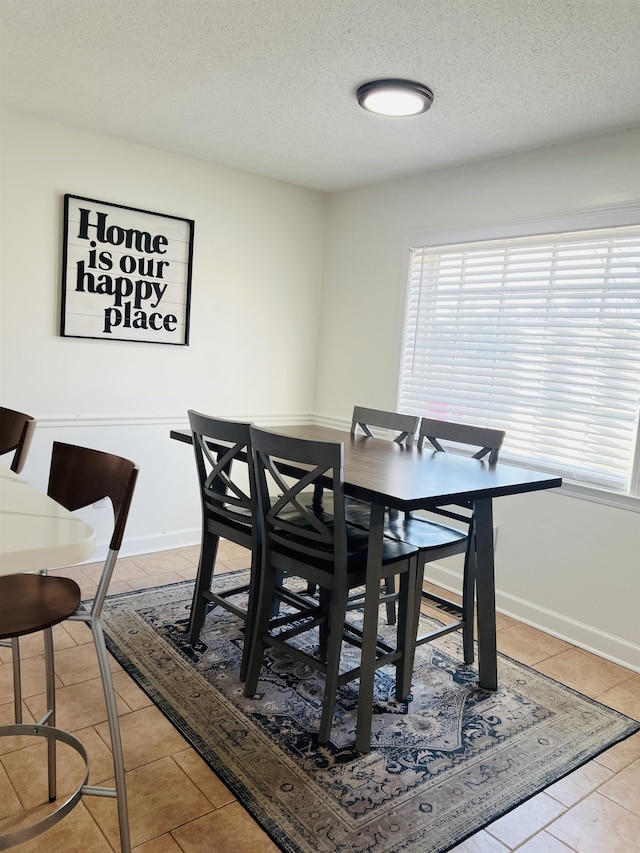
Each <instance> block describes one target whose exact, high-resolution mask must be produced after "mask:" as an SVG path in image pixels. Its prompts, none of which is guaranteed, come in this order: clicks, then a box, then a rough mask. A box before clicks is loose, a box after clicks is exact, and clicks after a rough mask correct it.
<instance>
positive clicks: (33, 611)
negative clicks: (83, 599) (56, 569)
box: [0, 574, 80, 640]
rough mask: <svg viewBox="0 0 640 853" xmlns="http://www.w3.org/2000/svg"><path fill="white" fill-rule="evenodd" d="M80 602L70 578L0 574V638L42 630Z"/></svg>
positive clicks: (64, 617) (64, 616) (19, 635)
mask: <svg viewBox="0 0 640 853" xmlns="http://www.w3.org/2000/svg"><path fill="white" fill-rule="evenodd" d="M79 604H80V587H79V586H78V584H77V583H76V582H75V581H74V580H71V579H70V578H60V577H54V576H50V575H28V574H15V575H4V576H3V577H0V640H5V639H8V638H9V637H23V636H24V635H25V634H33V633H34V632H36V631H44V630H45V628H51V627H52V626H53V625H57V624H58V622H63V621H64V620H65V619H68V617H69V616H71V614H72V613H75V611H76V610H77V608H78V605H79Z"/></svg>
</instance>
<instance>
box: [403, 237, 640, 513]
mask: <svg viewBox="0 0 640 853" xmlns="http://www.w3.org/2000/svg"><path fill="white" fill-rule="evenodd" d="M399 408H400V410H401V411H403V412H408V413H411V414H416V415H420V416H428V417H434V418H441V419H445V420H452V421H461V422H467V423H474V424H478V425H483V426H493V427H498V428H501V429H505V430H506V439H505V443H504V448H503V451H502V458H504V459H505V461H513V462H514V463H516V464H521V465H524V466H526V467H532V468H538V469H542V470H547V471H552V472H555V473H558V474H560V475H562V476H563V477H564V478H565V479H566V480H569V481H573V482H576V483H582V484H588V485H590V486H596V487H600V488H601V489H605V490H607V491H609V492H616V493H618V494H621V495H624V494H626V495H635V496H638V495H640V447H639V442H638V430H639V410H640V226H637V225H633V226H624V227H613V228H596V229H593V228H592V229H591V230H582V231H563V232H561V233H554V234H542V235H537V236H530V237H509V238H507V239H496V240H481V241H478V242H472V243H471V242H465V243H461V242H455V243H454V242H451V243H448V244H447V245H429V246H423V247H422V248H415V249H412V250H411V263H410V274H409V287H408V297H407V309H406V316H405V328H404V342H403V351H402V365H401V376H400V394H399Z"/></svg>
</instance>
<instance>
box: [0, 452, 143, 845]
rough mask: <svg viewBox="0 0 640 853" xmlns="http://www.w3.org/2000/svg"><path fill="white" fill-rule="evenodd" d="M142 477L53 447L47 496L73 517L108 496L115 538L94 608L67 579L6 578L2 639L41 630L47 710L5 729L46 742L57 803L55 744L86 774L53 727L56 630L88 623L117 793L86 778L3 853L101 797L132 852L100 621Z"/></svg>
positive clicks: (0, 603)
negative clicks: (113, 805) (112, 802)
mask: <svg viewBox="0 0 640 853" xmlns="http://www.w3.org/2000/svg"><path fill="white" fill-rule="evenodd" d="M137 476H138V468H137V466H136V465H135V464H134V463H133V462H130V461H129V460H128V459H123V458H122V457H120V456H114V455H113V454H111V453H104V452H102V451H99V450H91V449H89V448H86V447H78V446H76V445H72V444H63V443H62V442H57V441H55V442H54V443H53V452H52V456H51V468H50V472H49V485H48V488H47V494H48V495H49V496H50V497H51V498H53V500H55V501H57V502H58V503H59V504H61V505H62V506H64V507H65V508H66V509H68V510H70V511H71V512H73V511H75V510H78V509H82V508H83V507H86V506H90V505H91V504H94V503H96V502H97V501H100V500H102V499H103V498H109V499H110V501H111V504H112V506H113V514H114V525H113V533H112V535H111V540H110V542H109V548H108V552H107V557H106V561H105V563H104V567H103V569H102V573H101V576H100V580H99V583H98V588H97V590H96V593H95V596H94V599H93V602H92V603H91V605H90V607H89V608H88V609H84V608H82V607H80V606H79V605H80V588H79V586H78V584H77V583H76V582H75V581H74V580H71V579H69V578H65V577H58V576H55V575H47V574H41V573H34V574H20V573H18V574H11V575H4V576H1V577H0V637H16V636H25V635H27V634H32V633H35V632H37V631H44V647H45V672H46V696H47V710H46V712H45V714H44V716H43V717H42V719H41V721H40V722H39V723H38V724H36V726H35V727H34V726H33V725H30V726H27V725H24V726H20V725H18V726H13V727H11V726H10V727H7V728H11V729H17V730H18V731H16V733H22V734H34V733H36V734H39V735H41V736H43V737H46V738H47V744H48V757H47V766H48V785H49V800H50V801H51V802H53V801H54V800H55V799H56V796H57V790H56V788H57V786H56V741H57V740H60V741H63V742H64V743H66V744H68V745H69V746H72V747H73V748H74V749H76V750H77V751H78V752H79V753H80V755H81V756H83V757H84V759H85V764H86V774H87V776H88V758H87V755H86V750H84V747H83V746H82V744H81V743H80V741H78V740H77V738H75V737H73V736H72V735H70V734H68V733H67V732H64V731H62V730H60V729H57V728H56V727H55V724H56V695H55V665H54V651H53V636H52V627H53V626H54V625H57V624H59V623H61V622H63V621H65V620H67V619H69V620H72V621H77V622H84V623H85V624H86V625H88V626H89V628H90V629H91V633H92V637H93V642H94V645H95V649H96V654H97V659H98V666H99V669H100V677H101V680H102V688H103V692H104V698H105V704H106V711H107V720H108V724H109V733H110V737H111V752H112V758H113V766H114V776H115V786H114V787H113V788H107V787H104V786H100V787H98V786H88V785H86V778H87V776H85V783H84V784H83V785H81V786H80V787H78V789H77V790H76V792H75V794H74V795H73V796H72V797H70V798H69V800H67V801H66V802H65V803H63V804H62V806H60V807H59V809H58V810H57V811H56V812H54V813H53V815H50V816H48V817H47V818H45V819H43V820H42V821H40V822H39V823H38V824H35V825H32V826H30V827H25V828H24V829H23V830H17V831H16V832H15V833H13V834H12V835H9V836H3V837H2V838H0V849H4V847H3V844H4V845H5V846H12V845H13V844H15V843H18V842H21V841H25V840H27V839H28V838H32V837H34V836H36V835H39V834H40V833H41V832H44V830H45V829H48V828H49V827H50V826H52V825H53V824H54V823H56V822H57V821H58V820H60V819H61V818H62V817H64V816H65V815H66V814H67V813H68V812H69V811H70V810H71V808H73V806H74V805H76V804H77V802H78V801H79V799H80V798H81V797H82V796H83V795H96V796H105V797H115V798H116V799H117V807H118V826H119V831H120V847H121V850H122V853H129V851H130V850H131V842H130V835H129V820H128V807H127V791H126V784H125V770H124V759H123V754H122V741H121V737H120V727H119V723H118V711H117V707H116V699H115V693H114V689H113V680H112V677H111V670H110V667H109V657H108V654H107V649H106V645H105V640H104V632H103V628H102V621H101V615H102V608H103V605H104V600H105V597H106V595H107V590H108V587H109V582H110V580H111V576H112V574H113V570H114V567H115V565H116V560H117V558H118V553H119V551H120V546H121V544H122V538H123V535H124V530H125V525H126V521H127V516H128V514H129V508H130V506H131V499H132V497H133V491H134V488H135V484H136V479H137ZM14 689H15V690H16V691H18V692H19V690H20V686H19V683H18V684H15V685H14ZM34 728H35V729H36V731H35V732H34V731H32V730H33V729H34ZM22 730H24V731H22Z"/></svg>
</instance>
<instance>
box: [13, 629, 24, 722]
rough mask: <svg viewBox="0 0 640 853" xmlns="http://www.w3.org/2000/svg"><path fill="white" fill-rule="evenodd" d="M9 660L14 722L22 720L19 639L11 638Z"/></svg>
mask: <svg viewBox="0 0 640 853" xmlns="http://www.w3.org/2000/svg"><path fill="white" fill-rule="evenodd" d="M11 661H12V664H13V709H14V717H15V721H16V723H21V722H22V674H21V671H20V640H19V638H18V637H12V638H11Z"/></svg>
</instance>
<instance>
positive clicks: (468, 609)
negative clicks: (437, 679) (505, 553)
mask: <svg viewBox="0 0 640 853" xmlns="http://www.w3.org/2000/svg"><path fill="white" fill-rule="evenodd" d="M463 571H464V574H463V578H462V618H463V619H464V628H463V629H462V650H463V655H464V662H465V663H466V664H472V663H473V660H474V643H473V640H474V623H475V607H474V605H475V589H476V538H475V532H474V529H473V522H472V524H471V529H470V530H469V542H468V544H467V553H466V554H465V558H464V570H463Z"/></svg>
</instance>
